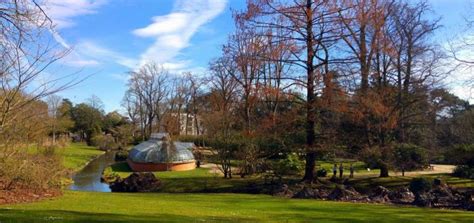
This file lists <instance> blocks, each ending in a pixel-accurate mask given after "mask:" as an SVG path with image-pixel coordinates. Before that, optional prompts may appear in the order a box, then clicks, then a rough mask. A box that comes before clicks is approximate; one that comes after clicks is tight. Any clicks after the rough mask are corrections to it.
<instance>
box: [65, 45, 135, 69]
mask: <svg viewBox="0 0 474 223" xmlns="http://www.w3.org/2000/svg"><path fill="white" fill-rule="evenodd" d="M63 62H64V63H65V64H68V65H71V66H77V67H84V66H98V65H100V64H103V63H114V64H119V65H121V66H124V67H127V68H130V69H134V68H136V67H137V66H138V63H139V61H138V60H136V59H133V58H130V57H126V56H124V55H122V54H121V53H119V52H116V51H114V50H111V49H109V48H106V47H103V46H100V45H99V44H97V43H95V42H93V41H88V40H85V41H81V42H79V43H78V44H76V45H75V46H74V48H73V53H72V54H71V55H69V56H68V57H66V58H65V60H64V61H63Z"/></svg>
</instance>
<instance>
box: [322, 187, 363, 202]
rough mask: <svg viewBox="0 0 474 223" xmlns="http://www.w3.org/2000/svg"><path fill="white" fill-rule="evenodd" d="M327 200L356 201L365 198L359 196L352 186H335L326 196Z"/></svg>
mask: <svg viewBox="0 0 474 223" xmlns="http://www.w3.org/2000/svg"><path fill="white" fill-rule="evenodd" d="M327 198H328V199H329V200H337V201H358V200H365V198H366V197H365V196H361V195H360V193H359V192H357V191H356V190H355V189H354V188H353V187H346V188H343V187H339V186H338V187H336V188H335V189H334V190H333V191H331V193H330V194H329V195H328V197H327Z"/></svg>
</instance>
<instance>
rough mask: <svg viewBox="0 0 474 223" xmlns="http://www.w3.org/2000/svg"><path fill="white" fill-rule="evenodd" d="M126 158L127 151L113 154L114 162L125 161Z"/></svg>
mask: <svg viewBox="0 0 474 223" xmlns="http://www.w3.org/2000/svg"><path fill="white" fill-rule="evenodd" d="M127 158H128V151H127V150H119V151H118V152H117V153H115V161H125V160H127Z"/></svg>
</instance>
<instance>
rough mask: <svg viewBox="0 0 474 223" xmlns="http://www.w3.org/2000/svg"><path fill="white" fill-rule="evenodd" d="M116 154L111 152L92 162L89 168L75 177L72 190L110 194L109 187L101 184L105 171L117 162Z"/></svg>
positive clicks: (88, 165)
mask: <svg viewBox="0 0 474 223" xmlns="http://www.w3.org/2000/svg"><path fill="white" fill-rule="evenodd" d="M114 158H115V152H114V151H109V152H106V153H105V154H103V155H101V156H99V157H97V158H96V159H94V160H92V161H91V162H90V163H89V164H87V166H85V167H84V168H83V169H82V170H81V171H79V172H78V173H76V174H75V175H74V176H73V178H72V179H73V180H74V183H73V184H72V185H71V186H70V187H69V189H70V190H77V191H96V192H110V188H109V185H108V184H106V183H102V182H100V178H101V177H102V172H103V171H104V169H105V168H106V167H108V166H110V165H112V164H113V163H114V162H115V161H114Z"/></svg>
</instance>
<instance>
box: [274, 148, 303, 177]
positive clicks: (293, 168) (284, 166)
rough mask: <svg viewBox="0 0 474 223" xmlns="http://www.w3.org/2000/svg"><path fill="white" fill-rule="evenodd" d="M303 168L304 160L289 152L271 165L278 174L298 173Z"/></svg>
mask: <svg viewBox="0 0 474 223" xmlns="http://www.w3.org/2000/svg"><path fill="white" fill-rule="evenodd" d="M303 169H304V162H303V161H302V160H301V159H300V157H299V156H298V154H296V153H290V154H288V155H287V156H286V157H285V159H281V160H278V161H277V162H275V164H274V165H273V170H274V171H275V173H277V174H279V175H292V174H299V173H301V171H303Z"/></svg>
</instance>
